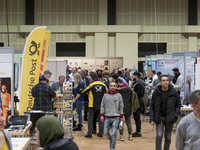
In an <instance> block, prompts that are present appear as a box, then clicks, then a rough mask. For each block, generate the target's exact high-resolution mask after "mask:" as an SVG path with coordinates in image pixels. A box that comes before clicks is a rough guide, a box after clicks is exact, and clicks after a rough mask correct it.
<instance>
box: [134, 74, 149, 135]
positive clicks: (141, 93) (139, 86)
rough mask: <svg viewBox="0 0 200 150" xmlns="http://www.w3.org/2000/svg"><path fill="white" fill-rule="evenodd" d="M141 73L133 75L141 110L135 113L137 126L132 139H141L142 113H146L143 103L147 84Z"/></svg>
mask: <svg viewBox="0 0 200 150" xmlns="http://www.w3.org/2000/svg"><path fill="white" fill-rule="evenodd" d="M140 75H141V74H140V73H139V72H134V73H133V86H132V88H133V90H134V92H135V93H136V94H137V96H138V100H139V104H140V105H139V108H138V109H137V110H136V111H135V112H134V113H133V118H134V120H135V124H136V132H135V133H133V134H132V137H141V136H142V135H141V132H140V131H141V119H140V113H141V112H142V111H144V104H143V102H142V99H141V98H142V97H143V96H144V91H145V86H146V83H145V82H144V81H143V80H141V79H140Z"/></svg>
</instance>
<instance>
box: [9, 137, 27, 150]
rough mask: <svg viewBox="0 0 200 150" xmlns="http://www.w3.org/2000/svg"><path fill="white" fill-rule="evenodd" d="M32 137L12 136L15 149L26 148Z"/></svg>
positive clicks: (21, 149) (22, 149)
mask: <svg viewBox="0 0 200 150" xmlns="http://www.w3.org/2000/svg"><path fill="white" fill-rule="evenodd" d="M30 141H31V139H30V138H11V142H12V146H13V149H14V150H25V149H26V148H27V147H28V144H29V143H30Z"/></svg>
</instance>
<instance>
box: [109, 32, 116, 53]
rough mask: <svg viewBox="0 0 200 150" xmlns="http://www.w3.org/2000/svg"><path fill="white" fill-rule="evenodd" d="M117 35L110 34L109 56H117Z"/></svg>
mask: <svg viewBox="0 0 200 150" xmlns="http://www.w3.org/2000/svg"><path fill="white" fill-rule="evenodd" d="M115 46H116V44H115V36H114V35H113V36H108V48H109V49H108V56H109V57H116V53H115Z"/></svg>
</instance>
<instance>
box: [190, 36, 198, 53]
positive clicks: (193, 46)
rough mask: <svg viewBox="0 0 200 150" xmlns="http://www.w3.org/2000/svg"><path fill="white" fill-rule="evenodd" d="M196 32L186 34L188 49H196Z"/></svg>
mask: <svg viewBox="0 0 200 150" xmlns="http://www.w3.org/2000/svg"><path fill="white" fill-rule="evenodd" d="M197 50H198V48H197V34H189V36H188V51H197Z"/></svg>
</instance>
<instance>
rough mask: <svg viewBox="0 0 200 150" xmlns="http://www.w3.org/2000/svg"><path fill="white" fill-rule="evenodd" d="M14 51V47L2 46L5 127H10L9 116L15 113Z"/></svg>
mask: <svg viewBox="0 0 200 150" xmlns="http://www.w3.org/2000/svg"><path fill="white" fill-rule="evenodd" d="M13 53H14V50H13V48H10V47H9V48H6V47H2V48H0V104H1V106H2V109H3V117H4V126H5V128H7V127H9V124H8V122H7V118H8V116H9V115H11V114H12V115H13V114H14V111H13V110H14V109H13V108H14V104H13V95H14V82H13V81H14V80H13V77H14V76H13V74H14V71H13V69H14V68H13V67H14V65H13V64H14V63H13ZM11 111H12V112H11Z"/></svg>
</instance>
